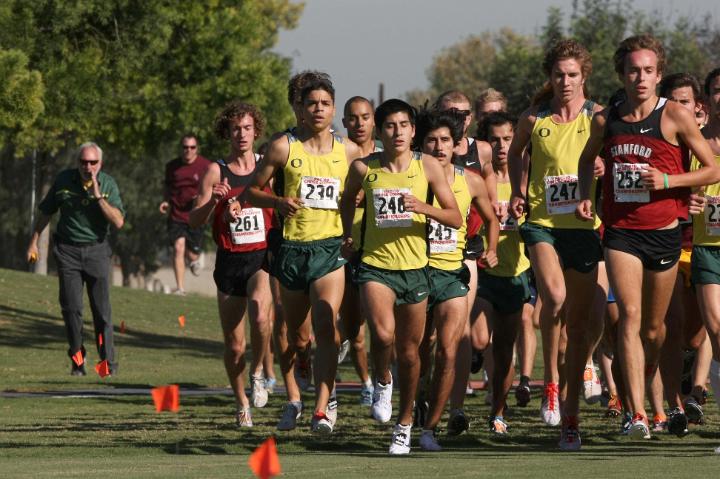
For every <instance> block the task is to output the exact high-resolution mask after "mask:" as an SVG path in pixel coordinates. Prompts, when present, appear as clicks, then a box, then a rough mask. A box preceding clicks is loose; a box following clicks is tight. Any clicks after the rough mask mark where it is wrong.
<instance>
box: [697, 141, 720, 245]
mask: <svg viewBox="0 0 720 479" xmlns="http://www.w3.org/2000/svg"><path fill="white" fill-rule="evenodd" d="M715 162H716V163H718V164H720V155H716V156H715ZM701 167H702V165H701V164H700V162H699V161H698V160H697V158H695V157H694V156H693V158H692V161H691V163H690V171H695V170H699V169H700V168H701ZM705 198H706V199H707V204H706V205H705V210H704V211H703V212H702V213H701V214H699V215H693V217H692V221H693V244H694V245H698V246H720V183H714V184H712V185H708V186H706V187H705Z"/></svg>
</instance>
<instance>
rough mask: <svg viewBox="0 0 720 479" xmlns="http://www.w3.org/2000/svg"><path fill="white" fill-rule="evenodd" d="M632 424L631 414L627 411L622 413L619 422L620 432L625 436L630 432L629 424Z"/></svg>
mask: <svg viewBox="0 0 720 479" xmlns="http://www.w3.org/2000/svg"><path fill="white" fill-rule="evenodd" d="M631 424H632V414H630V413H629V412H628V411H625V412H624V413H623V418H622V423H621V424H620V434H621V435H623V436H627V435H628V432H630V425H631Z"/></svg>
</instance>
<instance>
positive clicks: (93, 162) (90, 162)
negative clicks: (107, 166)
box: [80, 160, 100, 166]
mask: <svg viewBox="0 0 720 479" xmlns="http://www.w3.org/2000/svg"><path fill="white" fill-rule="evenodd" d="M98 163H100V160H80V164H82V165H91V166H95V165H97V164H98Z"/></svg>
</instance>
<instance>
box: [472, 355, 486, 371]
mask: <svg viewBox="0 0 720 479" xmlns="http://www.w3.org/2000/svg"><path fill="white" fill-rule="evenodd" d="M483 362H484V357H483V352H482V351H479V350H477V349H473V352H472V362H471V363H470V372H471V373H473V374H477V373H479V372H480V369H482V366H483Z"/></svg>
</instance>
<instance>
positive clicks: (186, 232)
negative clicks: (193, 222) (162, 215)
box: [168, 221, 205, 254]
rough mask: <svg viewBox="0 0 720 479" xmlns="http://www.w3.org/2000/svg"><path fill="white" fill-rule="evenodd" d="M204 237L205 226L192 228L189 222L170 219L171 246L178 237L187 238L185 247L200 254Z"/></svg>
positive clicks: (169, 235) (169, 236) (169, 237)
mask: <svg viewBox="0 0 720 479" xmlns="http://www.w3.org/2000/svg"><path fill="white" fill-rule="evenodd" d="M204 237H205V228H203V227H202V226H201V227H200V228H196V229H192V228H190V225H188V224H187V223H179V222H177V221H168V239H169V240H170V246H174V245H175V241H176V240H177V239H178V238H185V248H187V249H188V250H190V251H192V252H193V253H195V254H200V251H202V246H203V238H204Z"/></svg>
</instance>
